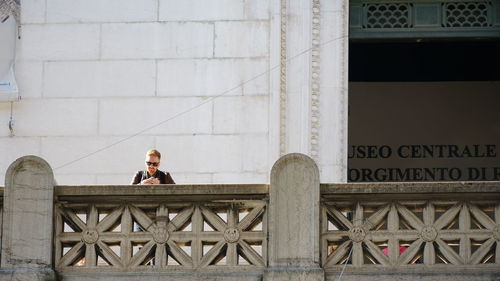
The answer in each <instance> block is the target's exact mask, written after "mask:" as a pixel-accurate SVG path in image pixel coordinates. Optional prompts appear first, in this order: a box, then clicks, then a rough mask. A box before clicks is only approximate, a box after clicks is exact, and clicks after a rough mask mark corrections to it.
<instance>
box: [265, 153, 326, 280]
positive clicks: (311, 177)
mask: <svg viewBox="0 0 500 281" xmlns="http://www.w3.org/2000/svg"><path fill="white" fill-rule="evenodd" d="M269 199H270V204H269V247H268V251H269V253H268V254H269V264H268V266H269V268H267V269H266V272H265V274H264V280H297V281H298V280H301V281H302V280H303V281H305V280H324V272H323V269H321V268H320V267H319V220H318V219H317V218H318V216H319V171H318V167H317V166H316V164H315V163H314V161H313V160H312V159H311V158H309V157H308V156H306V155H303V154H299V153H292V154H287V155H285V156H283V157H281V158H280V159H279V160H278V161H277V162H276V163H275V164H274V166H273V169H272V171H271V185H270V187H269Z"/></svg>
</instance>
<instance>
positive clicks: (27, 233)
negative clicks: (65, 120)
mask: <svg viewBox="0 0 500 281" xmlns="http://www.w3.org/2000/svg"><path fill="white" fill-rule="evenodd" d="M53 199H54V174H53V172H52V169H51V168H50V166H49V164H48V163H47V162H46V161H45V160H43V159H41V158H39V157H36V156H24V157H21V158H19V159H17V160H16V161H15V162H14V163H12V164H11V165H10V166H9V168H8V170H7V174H6V177H5V191H4V206H3V208H4V212H3V224H2V233H3V237H2V256H1V267H2V268H1V271H0V280H4V279H6V278H7V277H8V278H9V280H55V274H54V271H53V269H52V268H53V267H52V244H53V243H52V229H53V226H52V221H53V205H54V204H53Z"/></svg>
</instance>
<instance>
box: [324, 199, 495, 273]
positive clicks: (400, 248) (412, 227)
mask: <svg viewBox="0 0 500 281" xmlns="http://www.w3.org/2000/svg"><path fill="white" fill-rule="evenodd" d="M322 220H323V223H322V253H323V257H322V262H323V266H324V267H325V268H336V267H341V266H344V265H345V266H350V267H363V268H364V269H367V268H368V269H369V268H373V267H390V268H399V267H403V268H407V267H413V268H418V267H424V266H425V267H426V268H429V266H432V267H450V266H451V267H452V266H460V267H461V268H464V267H465V268H466V267H468V266H469V267H474V268H477V267H478V266H482V267H484V268H495V267H496V268H498V267H499V266H500V232H499V231H500V201H498V200H496V201H493V200H492V201H488V200H483V201H438V200H397V201H379V202H373V201H337V202H336V201H327V202H325V203H324V204H323V206H322Z"/></svg>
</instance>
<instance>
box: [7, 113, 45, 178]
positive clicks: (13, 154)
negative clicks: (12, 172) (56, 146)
mask: <svg viewBox="0 0 500 281" xmlns="http://www.w3.org/2000/svg"><path fill="white" fill-rule="evenodd" d="M0 111H1V107H0ZM2 133H3V131H2ZM0 155H2V157H0V171H7V168H8V167H9V165H10V164H11V163H12V162H14V160H16V159H17V158H19V157H21V156H23V155H40V140H39V138H20V137H15V138H10V137H0ZM4 182H5V173H0V185H3V183H4Z"/></svg>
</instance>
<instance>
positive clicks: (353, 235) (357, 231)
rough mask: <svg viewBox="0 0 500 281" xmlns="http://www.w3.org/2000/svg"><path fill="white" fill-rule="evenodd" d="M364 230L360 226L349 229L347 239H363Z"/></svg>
mask: <svg viewBox="0 0 500 281" xmlns="http://www.w3.org/2000/svg"><path fill="white" fill-rule="evenodd" d="M365 236H366V232H365V230H364V229H363V228H362V227H359V226H356V227H354V228H352V229H351V230H349V239H351V240H352V241H353V242H361V241H363V240H364V239H365Z"/></svg>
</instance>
